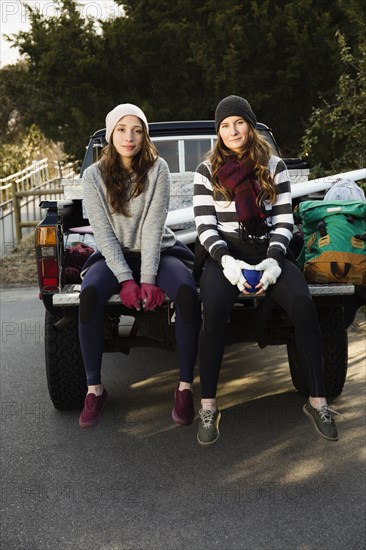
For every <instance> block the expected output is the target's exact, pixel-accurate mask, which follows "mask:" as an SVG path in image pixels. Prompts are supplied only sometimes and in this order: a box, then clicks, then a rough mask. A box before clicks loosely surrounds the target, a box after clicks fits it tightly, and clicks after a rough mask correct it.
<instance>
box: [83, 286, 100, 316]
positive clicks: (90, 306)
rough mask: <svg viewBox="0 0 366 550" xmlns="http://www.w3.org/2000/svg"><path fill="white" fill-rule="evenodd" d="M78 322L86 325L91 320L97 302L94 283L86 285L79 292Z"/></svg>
mask: <svg viewBox="0 0 366 550" xmlns="http://www.w3.org/2000/svg"><path fill="white" fill-rule="evenodd" d="M79 302H80V306H79V314H80V322H81V323H82V324H83V325H87V324H88V323H90V321H91V320H92V317H93V314H94V312H95V310H96V308H97V304H98V293H97V289H96V288H95V286H94V285H90V286H87V287H86V288H84V289H83V290H82V291H81V293H80V300H79Z"/></svg>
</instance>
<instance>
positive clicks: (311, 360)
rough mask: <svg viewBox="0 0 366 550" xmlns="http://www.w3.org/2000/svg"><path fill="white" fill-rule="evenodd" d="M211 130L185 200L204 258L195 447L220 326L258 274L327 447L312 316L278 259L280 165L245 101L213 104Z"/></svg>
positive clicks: (286, 200) (285, 194) (282, 224)
mask: <svg viewBox="0 0 366 550" xmlns="http://www.w3.org/2000/svg"><path fill="white" fill-rule="evenodd" d="M215 123H216V132H217V135H218V140H217V143H216V146H215V147H214V150H213V151H212V153H211V155H210V159H209V160H206V161H204V162H203V163H201V164H200V165H199V166H198V168H197V171H196V174H195V180H194V198H193V205H194V214H195V221H196V226H197V232H198V236H199V240H200V243H201V245H202V246H203V247H204V248H205V250H206V253H207V256H208V258H207V260H206V262H205V264H204V270H203V275H202V277H201V280H200V291H201V298H202V302H203V321H202V326H201V333H200V340H199V350H198V356H199V367H200V378H201V395H202V401H201V403H202V408H201V410H200V411H199V414H200V419H199V426H198V434H197V438H198V442H199V443H200V444H202V445H209V444H211V443H214V442H215V441H216V440H217V439H218V437H219V433H220V432H219V421H220V412H219V410H218V409H217V406H216V390H217V383H218V378H219V373H220V368H221V362H222V358H223V353H224V334H225V328H226V324H227V319H228V317H229V315H230V309H231V307H232V305H233V304H234V302H235V300H236V298H237V296H238V294H239V292H240V291H243V292H244V293H248V291H249V290H253V289H252V288H251V285H249V284H248V282H247V281H246V279H245V277H244V274H243V270H245V269H250V270H256V271H259V272H262V274H261V277H260V280H259V283H258V284H256V285H255V291H256V293H257V294H258V295H259V294H263V293H264V291H265V290H266V291H267V292H266V298H265V302H266V306H265V307H267V305H268V304H269V303H271V304H274V303H276V304H279V305H280V306H281V307H282V308H283V309H284V310H285V311H286V312H287V314H288V316H289V318H290V319H291V321H292V322H293V325H294V327H295V337H296V345H297V349H298V352H299V356H300V359H301V364H302V367H303V369H304V372H305V373H306V377H307V382H308V387H309V390H310V395H311V397H310V399H309V401H308V402H307V403H306V404H305V405H304V412H305V414H306V415H307V416H309V417H310V418H311V420H312V421H313V422H314V425H315V428H316V430H317V431H318V433H320V435H322V436H323V437H325V438H326V439H329V440H333V441H335V440H337V439H338V433H337V428H336V425H335V422H334V420H333V418H332V414H333V413H335V411H333V410H332V409H330V408H329V407H328V406H327V402H326V399H325V397H324V396H325V387H324V379H323V371H322V350H321V336H320V329H319V323H318V319H317V313H316V309H315V306H314V303H313V301H312V299H311V296H310V294H309V289H308V286H307V284H306V282H305V279H304V277H303V275H302V273H301V272H300V270H299V269H298V268H297V267H296V265H295V264H294V263H293V262H291V261H290V260H289V259H288V258H287V257H286V256H287V252H288V245H289V242H290V239H291V236H292V229H293V216H292V204H291V189H290V182H289V176H288V172H287V168H286V165H285V163H284V162H283V161H282V160H281V159H280V158H279V157H276V156H273V155H272V154H271V152H270V148H269V146H268V144H267V143H266V141H265V140H264V139H263V138H262V137H261V136H260V134H259V133H258V132H257V130H256V123H257V120H256V116H255V114H254V112H253V110H252V108H251V106H250V104H249V103H248V101H247V100H246V99H244V98H242V97H239V96H234V95H231V96H228V97H226V98H224V99H223V100H222V101H220V103H219V104H218V105H217V108H216V112H215ZM263 305H264V304H263ZM271 307H272V306H269V309H270V308H271Z"/></svg>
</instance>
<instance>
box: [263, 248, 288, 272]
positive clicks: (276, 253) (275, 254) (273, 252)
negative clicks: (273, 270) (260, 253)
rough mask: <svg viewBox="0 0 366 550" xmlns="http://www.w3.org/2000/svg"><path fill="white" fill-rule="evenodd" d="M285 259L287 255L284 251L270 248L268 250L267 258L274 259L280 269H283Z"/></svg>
mask: <svg viewBox="0 0 366 550" xmlns="http://www.w3.org/2000/svg"><path fill="white" fill-rule="evenodd" d="M284 257H285V255H284V254H283V252H282V250H280V249H279V248H277V247H276V248H275V247H273V248H269V249H268V250H267V258H273V259H274V260H276V262H277V263H278V265H279V266H280V267H282V263H283V259H284Z"/></svg>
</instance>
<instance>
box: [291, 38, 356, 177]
mask: <svg viewBox="0 0 366 550" xmlns="http://www.w3.org/2000/svg"><path fill="white" fill-rule="evenodd" d="M337 40H338V46H339V57H340V61H341V64H342V72H341V74H340V76H339V79H338V86H337V91H336V94H335V95H334V97H333V98H332V100H331V101H329V100H326V99H325V98H323V101H322V104H321V105H320V106H319V107H316V108H314V109H313V111H312V113H311V116H310V118H309V122H308V127H307V129H306V131H305V135H304V137H303V140H302V153H303V155H304V156H305V157H306V158H308V159H309V161H310V163H311V165H314V171H313V174H314V175H315V176H317V175H325V174H329V173H330V174H331V173H334V172H340V171H342V170H343V171H344V170H346V171H347V170H352V169H357V168H362V167H364V166H365V157H364V155H365V151H366V135H365V120H366V40H365V39H364V35H363V34H362V36H361V35H360V43H359V46H358V52H357V54H352V53H351V48H350V46H349V45H348V44H347V41H346V38H345V37H344V35H343V34H341V33H340V32H338V33H337Z"/></svg>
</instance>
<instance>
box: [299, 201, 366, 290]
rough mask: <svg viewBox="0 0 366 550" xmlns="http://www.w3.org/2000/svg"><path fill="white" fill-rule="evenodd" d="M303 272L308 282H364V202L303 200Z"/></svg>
mask: <svg viewBox="0 0 366 550" xmlns="http://www.w3.org/2000/svg"><path fill="white" fill-rule="evenodd" d="M299 213H300V216H301V222H302V230H303V233H304V249H303V258H304V267H303V270H304V274H305V278H306V280H307V281H308V282H309V283H352V284H354V285H361V286H362V285H363V286H365V285H366V254H365V250H366V246H365V241H366V203H365V202H361V201H325V200H323V201H304V202H301V203H300V205H299Z"/></svg>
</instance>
